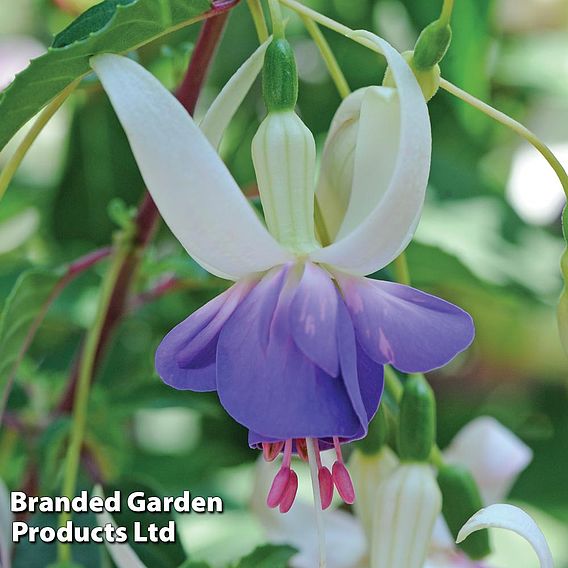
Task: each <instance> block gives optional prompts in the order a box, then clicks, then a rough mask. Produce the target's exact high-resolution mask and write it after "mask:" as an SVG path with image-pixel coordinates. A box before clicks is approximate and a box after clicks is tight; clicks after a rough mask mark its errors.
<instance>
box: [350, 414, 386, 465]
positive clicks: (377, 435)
mask: <svg viewBox="0 0 568 568" xmlns="http://www.w3.org/2000/svg"><path fill="white" fill-rule="evenodd" d="M388 436H389V424H388V419H387V416H386V414H385V409H384V407H383V406H382V405H381V406H379V410H377V413H376V414H375V417H374V418H373V420H372V421H371V423H370V424H369V432H368V433H367V435H366V436H365V437H364V438H363V439H361V440H359V441H358V442H357V449H358V450H360V451H361V453H363V454H365V455H367V456H373V455H375V454H378V453H379V452H380V451H381V449H382V447H383V446H384V445H385V444H386V441H387V439H388Z"/></svg>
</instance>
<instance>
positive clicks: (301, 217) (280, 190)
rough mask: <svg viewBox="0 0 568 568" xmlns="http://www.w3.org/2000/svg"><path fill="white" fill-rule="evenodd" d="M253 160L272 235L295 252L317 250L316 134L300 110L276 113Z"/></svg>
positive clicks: (255, 145) (259, 137) (262, 130)
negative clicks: (315, 228) (315, 217)
mask: <svg viewBox="0 0 568 568" xmlns="http://www.w3.org/2000/svg"><path fill="white" fill-rule="evenodd" d="M252 159H253V163H254V169H255V172H256V179H257V182H258V189H259V192H260V198H261V200H262V208H263V210H264V216H265V219H266V224H267V226H268V230H269V231H270V233H271V234H272V235H274V237H275V238H276V239H277V240H278V241H279V242H280V243H281V244H282V245H284V246H285V247H287V248H288V249H290V250H292V251H294V252H300V253H302V252H309V251H312V250H314V249H315V248H316V247H317V246H318V244H317V242H316V239H315V232H314V174H315V165H316V145H315V142H314V137H313V135H312V133H311V132H310V131H309V129H308V128H307V127H306V125H305V124H304V123H303V122H302V121H301V120H300V118H299V117H298V115H297V114H296V113H295V112H294V111H292V110H289V111H278V112H271V113H269V114H268V116H267V117H266V118H265V119H264V120H263V122H262V124H261V125H260V127H259V129H258V131H257V132H256V134H255V136H254V138H253V141H252Z"/></svg>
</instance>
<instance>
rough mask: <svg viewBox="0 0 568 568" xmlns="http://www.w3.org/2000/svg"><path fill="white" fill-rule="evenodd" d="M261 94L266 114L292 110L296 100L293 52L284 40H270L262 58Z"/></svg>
mask: <svg viewBox="0 0 568 568" xmlns="http://www.w3.org/2000/svg"><path fill="white" fill-rule="evenodd" d="M262 93H263V96H264V102H265V104H266V107H267V108H268V112H274V111H282V110H293V109H294V107H295V106H296V101H297V100H298V71H297V69H296V59H295V57H294V51H293V50H292V47H291V46H290V44H289V43H288V41H287V40H286V39H284V38H275V39H273V40H272V42H271V43H270V45H269V46H268V48H267V50H266V54H265V56H264V67H263V69H262Z"/></svg>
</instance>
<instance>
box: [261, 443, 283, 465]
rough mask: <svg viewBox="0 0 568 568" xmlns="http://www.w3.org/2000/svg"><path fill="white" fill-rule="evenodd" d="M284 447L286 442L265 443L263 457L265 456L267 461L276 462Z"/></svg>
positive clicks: (263, 444)
mask: <svg viewBox="0 0 568 568" xmlns="http://www.w3.org/2000/svg"><path fill="white" fill-rule="evenodd" d="M283 447H284V442H263V443H262V455H263V456H264V459H265V461H267V462H272V461H274V460H275V459H276V458H277V457H278V454H279V453H280V452H281V451H282V448H283Z"/></svg>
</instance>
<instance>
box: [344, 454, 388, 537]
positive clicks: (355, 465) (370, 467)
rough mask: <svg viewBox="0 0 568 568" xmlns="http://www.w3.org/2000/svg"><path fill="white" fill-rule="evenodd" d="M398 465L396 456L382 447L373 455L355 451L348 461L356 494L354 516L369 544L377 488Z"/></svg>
mask: <svg viewBox="0 0 568 568" xmlns="http://www.w3.org/2000/svg"><path fill="white" fill-rule="evenodd" d="M398 463H399V461H398V458H397V457H396V454H395V453H394V452H393V451H392V450H391V449H390V448H389V447H388V446H383V447H382V448H381V450H380V451H379V452H377V453H376V454H375V455H367V454H364V453H363V452H360V451H358V450H355V451H354V452H353V454H352V455H351V458H350V459H349V473H350V474H351V479H352V480H353V485H354V487H355V493H356V494H357V499H356V500H355V503H354V508H355V514H356V515H357V517H359V520H360V521H361V524H362V525H363V528H364V529H365V533H366V534H367V540H368V541H369V542H372V534H373V517H374V514H375V507H376V496H377V488H378V486H379V484H380V483H382V482H383V481H384V480H386V479H387V478H388V477H389V476H390V475H391V473H392V472H393V471H394V470H395V468H396V467H397V465H398Z"/></svg>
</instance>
